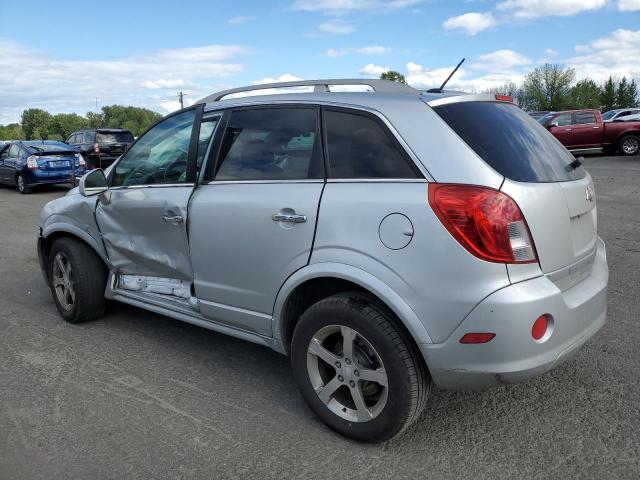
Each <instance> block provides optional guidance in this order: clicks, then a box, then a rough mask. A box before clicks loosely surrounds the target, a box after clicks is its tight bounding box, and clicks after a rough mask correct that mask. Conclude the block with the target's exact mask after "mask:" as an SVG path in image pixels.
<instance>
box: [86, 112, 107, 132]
mask: <svg viewBox="0 0 640 480" xmlns="http://www.w3.org/2000/svg"><path fill="white" fill-rule="evenodd" d="M86 118H87V126H88V127H89V128H100V127H102V126H104V117H103V115H102V114H101V113H96V112H87V115H86Z"/></svg>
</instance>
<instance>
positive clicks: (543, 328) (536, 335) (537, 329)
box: [531, 315, 549, 340]
mask: <svg viewBox="0 0 640 480" xmlns="http://www.w3.org/2000/svg"><path fill="white" fill-rule="evenodd" d="M548 326H549V318H548V317H547V315H540V316H539V317H538V318H537V319H536V321H535V322H533V327H531V336H532V337H533V339H534V340H540V339H541V338H542V337H544V335H545V333H547V327H548Z"/></svg>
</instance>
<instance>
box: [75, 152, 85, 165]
mask: <svg viewBox="0 0 640 480" xmlns="http://www.w3.org/2000/svg"><path fill="white" fill-rule="evenodd" d="M76 161H77V163H76V166H77V167H86V166H87V162H85V161H84V158H83V157H82V155H81V154H80V153H76Z"/></svg>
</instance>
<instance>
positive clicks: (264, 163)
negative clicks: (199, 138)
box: [215, 107, 324, 181]
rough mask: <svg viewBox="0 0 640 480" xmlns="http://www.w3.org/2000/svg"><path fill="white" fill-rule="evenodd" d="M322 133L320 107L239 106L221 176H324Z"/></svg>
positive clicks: (232, 120)
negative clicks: (243, 107) (249, 107)
mask: <svg viewBox="0 0 640 480" xmlns="http://www.w3.org/2000/svg"><path fill="white" fill-rule="evenodd" d="M318 132H319V128H318V111H317V109H316V108H315V107H313V108H307V107H304V108H296V107H291V108H274V107H265V108H252V109H248V110H236V111H234V112H232V113H231V116H230V118H229V122H228V123H227V126H226V129H225V132H224V137H223V139H222V144H221V147H220V154H219V161H218V165H219V167H218V172H217V174H216V176H215V179H216V180H226V181H229V180H305V179H313V178H323V177H324V171H323V167H322V155H321V152H320V148H321V147H320V141H319V135H318Z"/></svg>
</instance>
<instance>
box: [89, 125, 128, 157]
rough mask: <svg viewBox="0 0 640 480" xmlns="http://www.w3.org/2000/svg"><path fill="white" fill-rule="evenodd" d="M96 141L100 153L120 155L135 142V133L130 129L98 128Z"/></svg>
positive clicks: (111, 155)
mask: <svg viewBox="0 0 640 480" xmlns="http://www.w3.org/2000/svg"><path fill="white" fill-rule="evenodd" d="M96 142H97V143H98V145H100V153H101V154H103V155H107V156H110V157H119V156H120V155H122V154H123V153H124V152H125V150H126V149H127V147H128V146H129V145H131V143H133V134H132V133H131V132H129V131H128V130H124V131H123V130H104V129H103V130H98V131H97V132H96Z"/></svg>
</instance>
